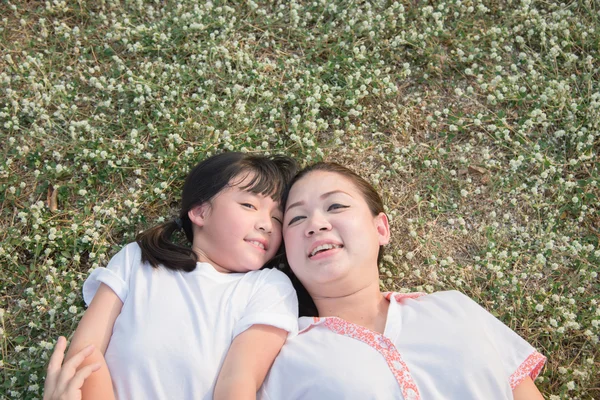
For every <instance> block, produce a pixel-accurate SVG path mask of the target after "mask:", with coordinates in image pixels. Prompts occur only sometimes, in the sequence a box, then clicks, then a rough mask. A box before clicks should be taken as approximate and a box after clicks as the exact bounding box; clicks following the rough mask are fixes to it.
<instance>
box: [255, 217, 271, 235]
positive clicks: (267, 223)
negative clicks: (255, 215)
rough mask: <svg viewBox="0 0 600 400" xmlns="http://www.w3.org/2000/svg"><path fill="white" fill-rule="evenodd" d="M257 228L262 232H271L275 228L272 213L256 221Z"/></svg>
mask: <svg viewBox="0 0 600 400" xmlns="http://www.w3.org/2000/svg"><path fill="white" fill-rule="evenodd" d="M256 229H258V230H259V231H261V232H265V233H271V231H272V230H273V219H272V218H271V215H267V216H262V217H261V218H260V219H259V220H258V221H256Z"/></svg>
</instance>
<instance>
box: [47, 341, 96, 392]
mask: <svg viewBox="0 0 600 400" xmlns="http://www.w3.org/2000/svg"><path fill="white" fill-rule="evenodd" d="M93 352H94V345H89V346H87V347H85V348H83V349H82V350H80V351H79V352H78V353H77V354H75V355H74V356H73V357H71V358H70V359H69V360H67V361H66V362H65V363H64V364H63V366H62V369H61V371H60V374H59V375H58V378H57V382H56V384H55V386H56V389H55V390H57V391H58V392H59V393H63V392H65V391H66V388H67V385H69V383H70V382H71V381H72V380H73V379H74V376H75V375H76V372H77V368H78V367H79V366H80V365H81V363H82V362H83V361H84V360H85V359H86V358H87V357H88V356H89V355H90V354H92V353H93ZM91 372H93V371H91ZM91 372H90V373H91ZM88 376H89V374H88ZM82 384H83V382H82ZM79 387H81V386H79Z"/></svg>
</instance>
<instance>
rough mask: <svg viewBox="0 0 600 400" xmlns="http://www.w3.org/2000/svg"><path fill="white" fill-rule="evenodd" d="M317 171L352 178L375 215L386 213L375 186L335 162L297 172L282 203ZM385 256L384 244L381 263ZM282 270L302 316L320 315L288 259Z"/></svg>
mask: <svg viewBox="0 0 600 400" xmlns="http://www.w3.org/2000/svg"><path fill="white" fill-rule="evenodd" d="M315 171H324V172H332V173H335V174H339V175H341V176H343V177H345V178H347V179H348V180H350V181H351V182H352V183H353V184H354V185H355V186H356V188H357V189H358V190H359V191H360V192H361V194H362V195H363V198H364V199H365V201H366V202H367V206H368V207H369V210H371V213H372V214H373V216H374V217H375V216H377V215H379V213H385V210H384V208H383V201H382V200H381V196H379V193H377V191H376V190H375V188H374V187H373V186H372V185H371V184H370V183H369V182H367V181H366V180H365V179H364V178H362V177H361V176H360V175H358V174H356V173H355V172H354V171H352V170H350V169H348V168H346V167H344V166H342V165H340V164H337V163H334V162H318V163H316V164H313V165H309V166H308V167H306V168H304V169H303V170H301V171H300V172H298V173H297V174H296V176H295V177H294V178H293V179H292V180H291V182H290V183H289V185H288V187H287V189H286V191H285V193H284V195H283V199H282V201H281V203H282V204H283V205H284V207H285V204H286V203H287V200H288V196H289V194H290V190H291V188H292V186H294V184H295V183H296V182H298V181H299V180H300V179H302V178H303V177H305V176H306V175H308V174H309V173H311V172H315ZM382 258H383V246H379V254H378V255H377V262H378V263H379V262H380V261H381V259H382ZM282 271H283V272H285V273H286V274H287V275H288V276H289V278H290V279H291V281H292V284H293V285H294V288H295V289H296V293H297V294H298V307H299V314H300V316H301V317H318V316H319V313H318V311H317V307H316V306H315V303H314V301H313V299H312V298H311V297H310V295H309V294H308V291H307V290H306V288H305V287H304V286H303V285H302V283H301V282H300V281H299V280H298V278H297V277H296V275H295V274H294V273H293V272H292V269H291V268H290V266H289V263H288V262H287V261H286V263H285V264H284V266H283V268H282Z"/></svg>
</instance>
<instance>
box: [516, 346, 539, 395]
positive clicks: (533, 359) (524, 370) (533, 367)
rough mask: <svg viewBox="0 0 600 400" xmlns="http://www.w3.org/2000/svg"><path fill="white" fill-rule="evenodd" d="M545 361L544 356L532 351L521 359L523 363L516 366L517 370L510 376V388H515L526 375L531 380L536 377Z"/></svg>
mask: <svg viewBox="0 0 600 400" xmlns="http://www.w3.org/2000/svg"><path fill="white" fill-rule="evenodd" d="M545 363H546V357H544V356H543V355H541V354H540V353H538V352H537V351H534V352H533V353H531V354H530V355H529V357H527V359H525V361H523V363H522V364H521V365H520V366H519V368H517V370H516V371H515V372H514V373H513V374H512V375H511V376H510V378H509V382H510V388H511V389H514V388H516V387H517V386H518V385H519V383H521V382H522V381H523V379H525V378H526V377H528V376H529V377H531V379H532V380H534V379H535V378H537V376H538V375H539V373H540V371H541V370H542V367H543V366H544V364H545Z"/></svg>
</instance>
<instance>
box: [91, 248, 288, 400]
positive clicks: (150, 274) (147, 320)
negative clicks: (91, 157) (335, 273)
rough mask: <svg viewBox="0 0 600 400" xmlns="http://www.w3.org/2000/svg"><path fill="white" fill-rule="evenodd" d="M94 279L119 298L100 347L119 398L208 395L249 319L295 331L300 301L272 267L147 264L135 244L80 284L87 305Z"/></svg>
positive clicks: (92, 294) (198, 397)
mask: <svg viewBox="0 0 600 400" xmlns="http://www.w3.org/2000/svg"><path fill="white" fill-rule="evenodd" d="M100 283H105V284H106V285H108V286H109V287H110V288H111V289H112V290H114V292H115V293H116V294H117V296H119V298H120V299H121V300H122V301H123V308H122V310H121V313H120V314H119V316H118V317H117V319H116V321H115V325H114V329H113V333H112V336H111V338H110V343H109V345H108V348H107V350H106V353H105V358H106V362H107V364H108V367H109V370H110V374H111V377H112V381H113V385H114V389H115V395H116V397H117V398H118V399H144V400H148V399H206V400H212V396H213V390H214V387H215V383H216V379H217V377H218V373H219V371H220V369H221V365H222V363H223V360H224V358H225V355H226V354H227V350H228V349H229V346H230V345H231V342H232V341H233V339H234V338H235V337H236V336H237V335H239V334H240V333H242V332H244V331H245V330H246V329H248V328H249V327H250V326H252V325H254V324H265V325H272V326H275V327H278V328H281V329H284V330H286V331H288V332H290V334H292V335H294V334H296V333H297V329H298V325H297V317H298V311H297V310H298V300H297V298H296V292H295V290H294V288H293V286H292V284H291V282H290V280H289V279H288V277H287V276H285V274H283V273H282V272H281V271H278V270H276V269H265V270H259V271H252V272H247V273H231V274H223V273H220V272H218V271H216V270H215V269H214V268H213V267H212V266H211V265H210V264H207V263H197V265H196V269H195V270H194V271H192V272H176V271H172V270H168V269H166V268H164V267H161V268H158V269H157V268H152V266H150V264H148V263H142V262H141V249H140V247H139V246H138V245H137V243H130V244H128V245H127V246H125V247H124V248H123V249H122V250H121V251H120V252H119V253H118V254H117V255H115V256H114V257H113V258H112V259H111V260H110V262H109V264H108V266H107V267H106V268H98V269H96V270H94V271H93V272H92V274H91V275H90V276H89V278H88V279H87V280H86V282H85V284H84V285H83V297H84V299H85V302H86V303H87V304H90V302H91V301H92V298H93V297H94V294H95V293H96V291H97V289H98V287H99V286H100Z"/></svg>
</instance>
